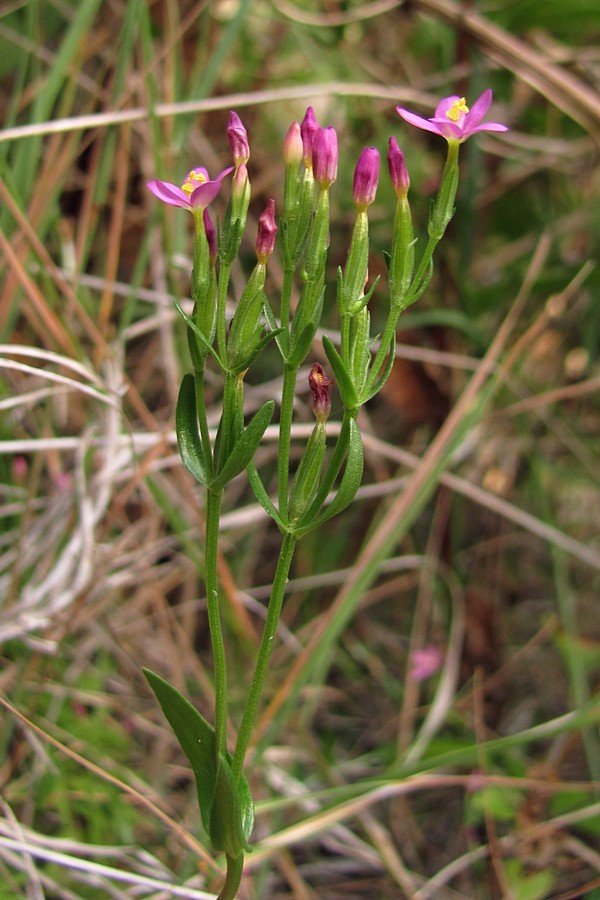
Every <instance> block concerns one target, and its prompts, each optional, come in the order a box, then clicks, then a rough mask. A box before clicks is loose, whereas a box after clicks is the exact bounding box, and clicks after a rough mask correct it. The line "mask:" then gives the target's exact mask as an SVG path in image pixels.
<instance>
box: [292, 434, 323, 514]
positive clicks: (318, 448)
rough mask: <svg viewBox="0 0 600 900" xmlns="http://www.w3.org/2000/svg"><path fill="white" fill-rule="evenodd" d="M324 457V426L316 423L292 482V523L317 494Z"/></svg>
mask: <svg viewBox="0 0 600 900" xmlns="http://www.w3.org/2000/svg"><path fill="white" fill-rule="evenodd" d="M324 458H325V428H324V426H323V425H322V424H319V423H317V424H316V425H315V427H314V428H313V431H312V434H311V436H310V438H309V440H308V444H307V446H306V449H305V451H304V453H303V454H302V459H301V460H300V465H299V466H298V469H297V471H296V474H295V476H294V481H293V483H292V490H291V493H290V502H289V516H290V523H292V525H293V524H294V523H295V522H296V521H298V520H299V519H300V518H301V517H302V514H303V513H304V512H305V511H306V510H307V509H308V508H309V507H310V505H311V503H312V501H313V500H314V498H315V497H316V495H317V491H318V489H319V479H320V477H321V470H322V468H323V460H324Z"/></svg>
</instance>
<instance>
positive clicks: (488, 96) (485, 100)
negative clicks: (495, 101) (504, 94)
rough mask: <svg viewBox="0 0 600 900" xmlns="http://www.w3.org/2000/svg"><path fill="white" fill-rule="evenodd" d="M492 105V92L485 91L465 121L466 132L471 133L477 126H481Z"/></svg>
mask: <svg viewBox="0 0 600 900" xmlns="http://www.w3.org/2000/svg"><path fill="white" fill-rule="evenodd" d="M491 103H492V92H491V90H490V88H488V89H487V90H485V91H484V92H483V94H482V95H481V97H479V98H478V99H477V100H476V101H475V103H474V104H473V106H472V107H471V109H470V110H469V112H468V113H467V116H466V120H465V131H470V130H471V129H472V128H473V127H474V126H475V125H479V123H480V122H481V120H482V119H483V117H484V116H485V114H486V112H487V111H488V109H489V108H490V105H491Z"/></svg>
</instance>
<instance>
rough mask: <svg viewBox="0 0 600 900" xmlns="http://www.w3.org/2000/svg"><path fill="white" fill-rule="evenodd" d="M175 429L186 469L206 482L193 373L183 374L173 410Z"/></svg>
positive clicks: (203, 482)
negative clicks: (174, 410)
mask: <svg viewBox="0 0 600 900" xmlns="http://www.w3.org/2000/svg"><path fill="white" fill-rule="evenodd" d="M175 431H176V433H177V443H178V445H179V452H180V454H181V459H182V460H183V464H184V466H185V467H186V469H187V470H188V471H189V472H191V473H192V475H193V476H194V478H195V479H196V481H199V482H200V484H204V485H206V484H207V476H206V462H205V459H204V450H203V447H202V441H201V440H200V435H199V433H198V419H197V413H196V385H195V379H194V376H193V375H190V374H187V375H184V377H183V381H182V382H181V387H180V389H179V396H178V398H177V410H176V412H175Z"/></svg>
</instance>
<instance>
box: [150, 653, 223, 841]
mask: <svg viewBox="0 0 600 900" xmlns="http://www.w3.org/2000/svg"><path fill="white" fill-rule="evenodd" d="M143 672H144V675H145V676H146V680H147V681H148V684H149V685H150V687H151V688H152V690H153V691H154V693H155V695H156V698H157V700H158V702H159V703H160V705H161V707H162V711H163V712H164V714H165V716H166V718H167V720H168V722H169V724H170V726H171V728H172V729H173V731H174V732H175V735H176V736H177V740H178V741H179V743H180V745H181V749H182V750H183V752H184V753H185V755H186V756H187V758H188V759H189V761H190V765H191V767H192V770H193V772H194V776H195V778H196V789H197V791H198V803H199V805H200V814H201V816H202V824H203V825H204V828H205V830H206V832H207V834H209V835H210V836H211V840H212V833H211V810H212V805H213V798H214V794H215V785H216V780H217V761H216V752H215V732H214V729H213V728H212V726H211V725H209V724H208V722H207V721H206V719H205V718H204V717H203V716H202V715H201V714H200V713H199V712H198V710H197V709H196V707H195V706H192V704H191V703H190V702H189V700H186V698H185V697H184V696H183V695H182V694H180V693H179V691H178V690H176V688H174V687H173V686H172V685H171V684H169V682H168V681H165V679H164V678H161V677H160V675H156V674H155V673H154V672H151V671H150V669H144V670H143Z"/></svg>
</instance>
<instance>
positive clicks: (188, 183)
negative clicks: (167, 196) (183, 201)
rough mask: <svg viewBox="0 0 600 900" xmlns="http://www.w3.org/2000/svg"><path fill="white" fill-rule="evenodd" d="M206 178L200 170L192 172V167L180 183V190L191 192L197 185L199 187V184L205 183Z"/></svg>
mask: <svg viewBox="0 0 600 900" xmlns="http://www.w3.org/2000/svg"><path fill="white" fill-rule="evenodd" d="M206 182H207V178H206V175H203V174H202V172H194V170H193V169H192V171H191V172H189V173H188V176H187V178H186V179H185V181H184V182H183V184H182V185H181V190H182V191H185V192H186V194H190V195H191V194H193V193H194V191H195V190H196V188H197V187H200V185H201V184H206Z"/></svg>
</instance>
